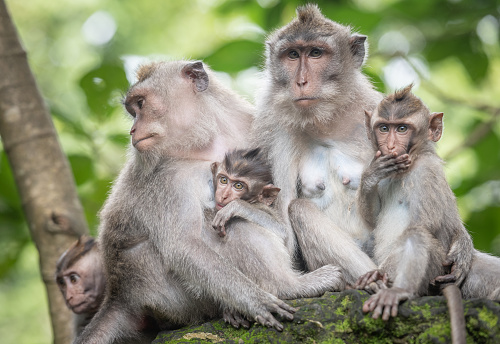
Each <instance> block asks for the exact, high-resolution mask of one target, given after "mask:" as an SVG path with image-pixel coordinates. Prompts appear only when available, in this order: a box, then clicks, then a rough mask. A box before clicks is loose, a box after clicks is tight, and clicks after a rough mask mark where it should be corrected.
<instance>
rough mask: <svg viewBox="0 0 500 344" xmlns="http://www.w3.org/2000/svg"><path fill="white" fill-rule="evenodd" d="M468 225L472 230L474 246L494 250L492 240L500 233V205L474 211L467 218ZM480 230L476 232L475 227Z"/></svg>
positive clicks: (483, 249) (484, 249)
mask: <svg viewBox="0 0 500 344" xmlns="http://www.w3.org/2000/svg"><path fill="white" fill-rule="evenodd" d="M466 227H467V228H469V229H472V230H470V233H471V235H472V238H473V239H474V247H476V248H477V249H479V250H481V251H485V252H492V249H493V247H492V245H491V243H492V241H493V240H494V239H495V238H496V237H497V236H498V235H500V207H490V208H486V209H485V210H483V211H480V212H474V213H472V214H471V216H470V217H469V219H468V220H467V224H466ZM476 228H477V229H478V230H480V232H479V233H476V232H475V231H474V229H476ZM495 254H500V252H495Z"/></svg>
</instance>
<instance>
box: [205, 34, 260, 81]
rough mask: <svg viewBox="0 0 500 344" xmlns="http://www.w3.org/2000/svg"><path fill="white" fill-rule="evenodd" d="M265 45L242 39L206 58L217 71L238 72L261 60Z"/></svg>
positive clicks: (224, 46)
mask: <svg viewBox="0 0 500 344" xmlns="http://www.w3.org/2000/svg"><path fill="white" fill-rule="evenodd" d="M263 49H264V47H263V46H262V44H261V43H257V42H252V41H247V40H240V41H234V42H231V43H228V44H226V45H223V46H222V47H220V48H219V49H218V50H216V51H215V52H214V53H212V54H211V55H209V56H207V57H205V58H204V60H205V62H206V63H208V64H209V65H210V66H211V67H212V68H213V69H215V70H217V71H222V72H227V73H236V72H239V71H241V70H244V69H247V68H250V67H252V66H255V65H257V64H258V63H259V62H260V56H261V54H262V53H263Z"/></svg>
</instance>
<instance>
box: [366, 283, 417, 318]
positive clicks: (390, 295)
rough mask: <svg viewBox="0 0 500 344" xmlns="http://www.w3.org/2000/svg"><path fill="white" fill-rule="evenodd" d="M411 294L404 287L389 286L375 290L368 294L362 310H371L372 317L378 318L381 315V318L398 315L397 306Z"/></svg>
mask: <svg viewBox="0 0 500 344" xmlns="http://www.w3.org/2000/svg"><path fill="white" fill-rule="evenodd" d="M410 296H411V294H410V293H409V292H408V291H406V290H405V289H401V288H396V287H394V288H389V289H383V290H380V291H379V292H377V293H376V294H375V295H372V296H370V298H369V299H368V300H366V301H365V303H364V304H363V312H365V313H368V312H373V315H372V318H373V319H378V318H379V317H380V315H382V320H384V321H387V320H389V318H390V317H391V316H392V317H395V316H396V315H398V306H399V303H400V302H401V301H405V300H408V299H409V298H410Z"/></svg>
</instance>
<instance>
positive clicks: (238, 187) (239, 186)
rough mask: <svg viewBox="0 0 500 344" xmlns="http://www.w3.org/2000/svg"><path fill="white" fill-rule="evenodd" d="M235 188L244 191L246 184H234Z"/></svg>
mask: <svg viewBox="0 0 500 344" xmlns="http://www.w3.org/2000/svg"><path fill="white" fill-rule="evenodd" d="M233 186H234V188H235V189H236V190H243V188H244V187H245V184H243V183H242V182H236V183H234V185H233Z"/></svg>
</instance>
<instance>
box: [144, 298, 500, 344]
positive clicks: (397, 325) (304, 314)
mask: <svg viewBox="0 0 500 344" xmlns="http://www.w3.org/2000/svg"><path fill="white" fill-rule="evenodd" d="M368 296H369V295H368V294H367V293H366V292H363V291H358V290H347V291H343V292H341V293H326V294H325V295H323V296H322V297H319V298H310V299H298V300H291V301H288V303H289V304H291V305H292V306H294V307H296V308H298V309H299V310H298V311H297V313H295V317H294V320H293V321H292V322H286V321H284V322H283V325H284V327H285V328H284V330H283V332H278V331H276V330H274V329H268V328H265V327H263V326H260V325H255V324H254V325H253V326H252V327H251V328H250V329H249V330H246V329H234V328H232V327H231V326H229V325H227V324H225V323H224V321H222V320H216V321H212V322H208V323H205V324H202V325H199V326H190V327H185V328H182V329H179V330H175V331H164V332H160V333H159V334H158V337H157V338H156V340H155V341H154V342H153V343H154V344H162V343H235V344H240V343H287V344H290V343H334V344H340V343H360V344H361V343H387V344H389V343H451V332H450V321H449V316H448V308H447V305H446V300H445V298H444V297H443V296H428V297H421V298H417V299H414V300H410V301H406V302H404V303H402V304H401V305H400V307H399V314H398V316H397V317H396V318H392V319H390V320H389V321H387V322H384V321H383V320H381V319H376V320H375V319H372V318H371V317H370V315H367V314H363V312H362V311H361V306H362V304H363V302H364V301H365V300H366V299H367V298H368ZM463 303H464V312H465V321H466V327H467V343H500V322H499V317H500V303H498V302H494V301H490V300H484V299H472V300H464V301H463Z"/></svg>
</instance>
